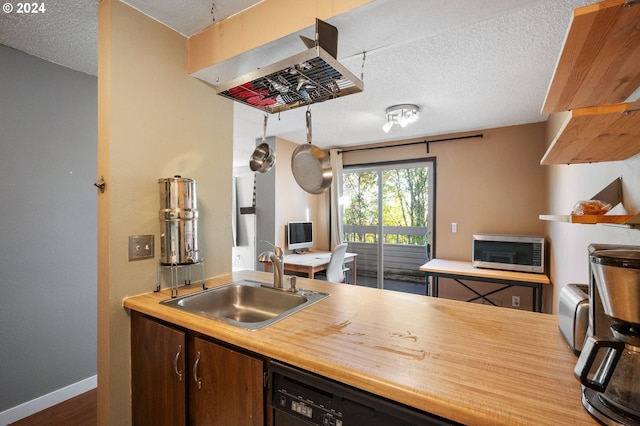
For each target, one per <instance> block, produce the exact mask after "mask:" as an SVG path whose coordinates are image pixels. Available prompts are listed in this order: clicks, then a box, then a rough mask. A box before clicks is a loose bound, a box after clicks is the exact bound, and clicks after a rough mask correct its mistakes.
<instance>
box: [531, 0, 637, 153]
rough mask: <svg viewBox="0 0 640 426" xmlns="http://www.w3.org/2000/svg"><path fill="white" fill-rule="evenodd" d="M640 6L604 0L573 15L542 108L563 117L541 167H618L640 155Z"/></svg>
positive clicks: (630, 1) (629, 0)
mask: <svg viewBox="0 0 640 426" xmlns="http://www.w3.org/2000/svg"><path fill="white" fill-rule="evenodd" d="M639 86H640V2H638V1H634V0H605V1H602V2H600V3H595V4H592V5H589V6H585V7H581V8H578V9H576V10H574V13H573V20H572V22H571V25H570V27H569V31H568V33H567V37H566V40H565V44H564V48H563V50H562V53H561V55H560V58H559V60H558V64H557V65H556V69H555V72H554V75H553V79H552V81H551V85H550V87H549V90H548V92H547V96H546V99H545V102H544V105H543V107H542V113H543V114H550V113H556V112H566V111H569V113H568V114H567V116H566V118H565V120H564V122H563V124H562V126H561V128H560V130H559V131H558V133H557V134H556V136H555V138H554V139H553V141H552V143H551V145H550V146H549V148H548V149H547V152H546V153H545V154H544V157H543V158H542V160H541V162H540V163H541V164H543V165H550V164H573V163H592V162H599V161H619V160H624V159H626V158H629V157H631V156H633V155H635V154H637V153H639V152H640V102H639V101H635V102H629V103H624V101H625V100H626V99H627V98H628V97H629V96H630V95H631V94H632V93H633V92H634V91H635V90H636V89H637V88H638V87H639Z"/></svg>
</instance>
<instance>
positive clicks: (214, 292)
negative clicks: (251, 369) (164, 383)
mask: <svg viewBox="0 0 640 426" xmlns="http://www.w3.org/2000/svg"><path fill="white" fill-rule="evenodd" d="M327 296H329V295H328V294H326V293H317V292H314V291H309V290H302V289H299V290H297V291H296V292H295V293H294V292H291V291H286V290H276V289H274V288H273V287H270V286H269V285H268V284H264V283H260V282H256V281H247V280H245V281H237V282H233V283H230V284H226V285H223V286H220V287H215V288H212V289H209V290H204V291H201V292H198V293H194V294H190V295H188V296H183V297H179V298H175V299H169V300H163V301H162V302H160V303H161V304H163V305H167V306H171V307H173V308H176V309H180V310H183V311H186V312H190V313H192V314H196V315H200V316H203V317H206V318H211V319H215V320H218V321H223V322H226V323H228V324H233V325H236V326H238V327H242V328H246V329H248V330H259V329H261V328H264V327H266V326H268V325H270V324H273V323H274V322H276V321H279V320H281V319H283V318H286V317H288V316H289V315H291V314H293V313H295V312H298V311H300V310H302V309H304V308H306V307H308V306H310V305H312V304H314V303H316V302H319V301H320V300H322V299H324V298H325V297H327Z"/></svg>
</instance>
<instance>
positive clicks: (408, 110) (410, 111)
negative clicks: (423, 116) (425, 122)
mask: <svg viewBox="0 0 640 426" xmlns="http://www.w3.org/2000/svg"><path fill="white" fill-rule="evenodd" d="M386 114H387V122H386V123H385V124H384V126H382V130H384V131H385V133H389V130H391V128H392V127H393V125H394V124H396V123H398V124H399V125H400V126H401V127H405V126H406V125H407V124H409V123H413V122H415V121H417V120H418V116H419V115H420V107H419V106H418V105H413V104H401V105H394V106H390V107H389V108H387V111H386Z"/></svg>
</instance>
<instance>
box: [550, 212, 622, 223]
mask: <svg viewBox="0 0 640 426" xmlns="http://www.w3.org/2000/svg"><path fill="white" fill-rule="evenodd" d="M539 217H540V220H547V221H551V222H566V223H584V224H590V225H595V224H596V223H609V224H618V225H625V224H627V222H628V221H629V219H631V218H632V217H633V215H597V216H595V215H582V216H579V215H576V214H567V215H556V214H541V215H540V216H539Z"/></svg>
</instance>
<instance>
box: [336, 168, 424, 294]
mask: <svg viewBox="0 0 640 426" xmlns="http://www.w3.org/2000/svg"><path fill="white" fill-rule="evenodd" d="M434 168H435V163H434V161H432V160H424V161H420V162H411V163H408V162H402V163H386V164H377V165H368V166H365V167H362V166H359V167H345V169H344V171H343V228H344V235H345V240H346V241H347V242H348V243H349V248H348V251H350V252H353V253H357V254H358V259H357V265H358V269H357V273H358V277H357V282H356V284H358V285H366V286H369V287H378V288H387V289H392V290H399V291H408V292H414V293H416V292H424V273H422V272H420V271H419V270H418V268H419V267H420V266H421V265H422V264H424V263H425V262H426V261H427V259H428V257H429V255H430V241H431V239H432V237H433V236H432V235H431V231H430V230H432V229H434V227H433V200H434V198H433V196H432V194H433V191H434V176H435V171H434Z"/></svg>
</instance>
